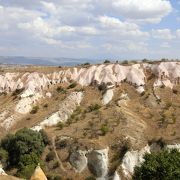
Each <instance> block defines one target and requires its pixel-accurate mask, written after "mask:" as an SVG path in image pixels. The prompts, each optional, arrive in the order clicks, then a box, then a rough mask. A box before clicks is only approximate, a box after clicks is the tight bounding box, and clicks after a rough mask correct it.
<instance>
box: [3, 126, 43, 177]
mask: <svg viewBox="0 0 180 180" xmlns="http://www.w3.org/2000/svg"><path fill="white" fill-rule="evenodd" d="M44 147H45V145H44V139H43V137H42V135H41V133H39V132H36V131H33V130H31V129H27V128H24V129H21V130H19V131H17V132H16V134H15V135H7V136H6V137H5V138H4V139H2V141H1V148H0V150H1V151H0V156H3V157H1V159H2V160H3V162H5V163H6V162H8V166H9V168H12V167H15V168H17V170H18V171H17V175H19V176H20V177H23V178H29V177H30V175H32V173H33V171H34V169H35V167H36V166H37V165H38V163H40V156H41V154H42V152H43V150H44Z"/></svg>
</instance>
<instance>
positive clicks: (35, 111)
mask: <svg viewBox="0 0 180 180" xmlns="http://www.w3.org/2000/svg"><path fill="white" fill-rule="evenodd" d="M38 110H39V106H33V108H32V110H31V111H30V114H36V113H37V112H38Z"/></svg>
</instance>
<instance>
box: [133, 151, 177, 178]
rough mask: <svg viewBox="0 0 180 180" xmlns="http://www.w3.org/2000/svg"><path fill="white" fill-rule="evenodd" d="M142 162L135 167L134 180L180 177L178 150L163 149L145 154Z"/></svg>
mask: <svg viewBox="0 0 180 180" xmlns="http://www.w3.org/2000/svg"><path fill="white" fill-rule="evenodd" d="M144 159H145V161H144V163H143V164H142V165H141V166H140V167H135V172H134V176H133V179H134V180H176V179H180V152H179V151H178V150H171V151H167V150H163V151H160V152H156V153H152V154H146V155H145V156H144Z"/></svg>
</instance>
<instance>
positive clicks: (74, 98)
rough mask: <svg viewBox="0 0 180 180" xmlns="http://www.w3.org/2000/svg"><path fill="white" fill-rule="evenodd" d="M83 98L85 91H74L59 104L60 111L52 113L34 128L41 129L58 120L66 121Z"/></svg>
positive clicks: (54, 123)
mask: <svg viewBox="0 0 180 180" xmlns="http://www.w3.org/2000/svg"><path fill="white" fill-rule="evenodd" d="M82 99H83V92H72V93H71V94H70V95H69V96H68V97H67V98H66V99H65V100H64V101H62V102H61V104H60V105H59V107H60V109H59V111H58V112H56V113H54V114H52V115H51V116H50V117H48V118H47V119H45V120H43V121H42V122H41V123H39V124H38V125H37V126H35V127H33V129H34V130H37V131H39V130H40V129H43V128H45V127H46V126H53V125H56V124H57V123H58V122H60V121H61V122H66V120H67V119H68V118H69V117H70V115H71V114H72V113H73V111H74V110H75V109H76V108H77V106H79V105H80V103H81V101H82Z"/></svg>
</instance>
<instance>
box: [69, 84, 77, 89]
mask: <svg viewBox="0 0 180 180" xmlns="http://www.w3.org/2000/svg"><path fill="white" fill-rule="evenodd" d="M76 86H77V83H76V82H73V83H72V84H70V85H69V86H68V87H67V88H68V89H73V88H75V87H76Z"/></svg>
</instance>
